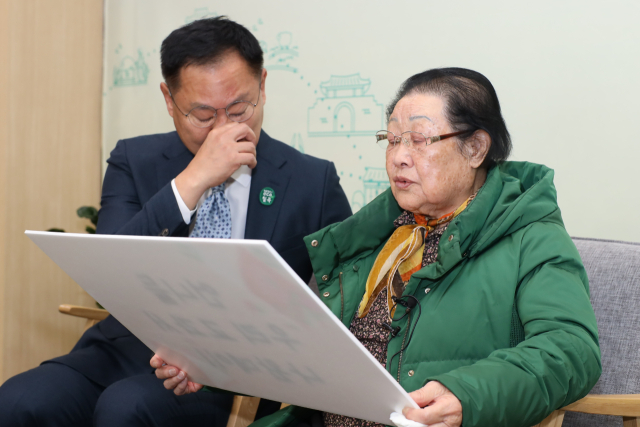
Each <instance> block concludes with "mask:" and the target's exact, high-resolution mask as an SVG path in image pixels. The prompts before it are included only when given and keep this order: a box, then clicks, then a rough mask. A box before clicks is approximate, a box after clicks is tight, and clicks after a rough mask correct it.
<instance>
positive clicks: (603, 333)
mask: <svg viewBox="0 0 640 427" xmlns="http://www.w3.org/2000/svg"><path fill="white" fill-rule="evenodd" d="M573 241H574V243H575V244H576V247H577V248H578V251H579V252H580V256H581V257H582V262H583V263H584V267H585V268H586V270H587V275H588V276H589V288H590V291H591V303H592V304H593V309H594V311H595V313H596V318H597V320H598V332H599V334H600V351H601V353H602V376H601V377H600V380H599V381H598V383H597V384H596V385H595V387H594V388H593V390H591V393H593V394H638V393H640V244H638V243H626V242H616V241H611V240H598V239H583V238H574V239H573ZM562 426H563V427H587V426H589V427H594V426H601V427H614V426H616V427H622V418H621V417H609V416H603V415H589V414H579V413H573V412H567V413H566V415H565V419H564V422H563V424H562Z"/></svg>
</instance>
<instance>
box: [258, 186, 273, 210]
mask: <svg viewBox="0 0 640 427" xmlns="http://www.w3.org/2000/svg"><path fill="white" fill-rule="evenodd" d="M275 199H276V192H275V191H273V188H271V187H265V188H263V189H262V191H261V192H260V203H262V204H263V205H265V206H270V205H272V204H273V201H274V200H275Z"/></svg>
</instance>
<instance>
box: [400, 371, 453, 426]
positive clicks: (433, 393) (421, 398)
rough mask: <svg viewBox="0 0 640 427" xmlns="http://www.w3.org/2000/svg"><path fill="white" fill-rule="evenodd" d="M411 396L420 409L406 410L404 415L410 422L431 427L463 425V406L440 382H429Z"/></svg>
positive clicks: (410, 394) (403, 412)
mask: <svg viewBox="0 0 640 427" xmlns="http://www.w3.org/2000/svg"><path fill="white" fill-rule="evenodd" d="M409 396H411V398H412V399H413V400H414V401H415V402H416V403H417V404H418V406H420V409H414V408H404V410H403V411H402V414H403V415H404V416H405V417H406V418H407V419H408V420H413V421H417V422H419V423H422V424H426V425H428V426H429V427H459V426H460V424H462V404H460V401H459V400H458V398H457V397H456V396H455V395H454V394H453V393H451V392H450V391H449V389H448V388H446V387H445V386H443V385H442V384H440V383H439V382H437V381H429V382H428V383H427V384H426V385H425V386H424V387H422V388H421V389H418V390H416V391H414V392H412V393H409ZM427 405H428V406H427ZM425 406H426V407H425Z"/></svg>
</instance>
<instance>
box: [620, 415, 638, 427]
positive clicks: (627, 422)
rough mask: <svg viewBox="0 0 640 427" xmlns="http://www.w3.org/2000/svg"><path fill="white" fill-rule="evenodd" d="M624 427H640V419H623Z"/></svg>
mask: <svg viewBox="0 0 640 427" xmlns="http://www.w3.org/2000/svg"><path fill="white" fill-rule="evenodd" d="M622 425H623V427H640V417H622Z"/></svg>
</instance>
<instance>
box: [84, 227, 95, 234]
mask: <svg viewBox="0 0 640 427" xmlns="http://www.w3.org/2000/svg"><path fill="white" fill-rule="evenodd" d="M85 230H86V231H87V233H89V234H96V229H95V228H93V227H89V226H88V225H87V226H86V227H85Z"/></svg>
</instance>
